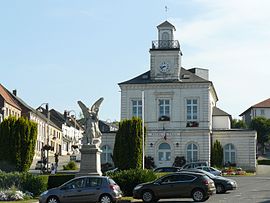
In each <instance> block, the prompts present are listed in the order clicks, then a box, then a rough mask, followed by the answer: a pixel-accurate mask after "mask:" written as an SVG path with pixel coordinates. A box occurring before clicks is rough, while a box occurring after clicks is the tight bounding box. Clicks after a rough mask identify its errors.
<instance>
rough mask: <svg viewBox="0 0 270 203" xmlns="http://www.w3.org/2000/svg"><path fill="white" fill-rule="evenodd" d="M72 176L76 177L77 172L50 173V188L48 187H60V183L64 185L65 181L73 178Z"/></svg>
mask: <svg viewBox="0 0 270 203" xmlns="http://www.w3.org/2000/svg"><path fill="white" fill-rule="evenodd" d="M72 178H75V174H56V175H50V176H49V179H48V188H47V189H51V188H54V187H59V186H60V185H63V184H64V183H65V182H67V181H69V180H71V179H72Z"/></svg>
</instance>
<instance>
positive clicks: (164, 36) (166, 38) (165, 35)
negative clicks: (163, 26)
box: [161, 32, 169, 40]
mask: <svg viewBox="0 0 270 203" xmlns="http://www.w3.org/2000/svg"><path fill="white" fill-rule="evenodd" d="M161 39H162V40H169V33H168V32H163V33H162V37H161Z"/></svg>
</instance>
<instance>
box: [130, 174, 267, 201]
mask: <svg viewBox="0 0 270 203" xmlns="http://www.w3.org/2000/svg"><path fill="white" fill-rule="evenodd" d="M232 179H234V180H236V181H237V183H238V189H237V190H234V191H230V192H227V193H225V194H215V195H214V196H212V197H210V198H209V200H208V201H207V203H270V177H263V176H245V177H232ZM135 202H142V201H137V200H136V201H135ZM159 202H166V203H178V202H179V203H183V202H193V200H192V199H191V198H188V199H173V200H168V199H166V200H160V201H159Z"/></svg>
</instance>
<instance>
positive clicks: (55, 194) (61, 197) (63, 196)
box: [39, 176, 122, 203]
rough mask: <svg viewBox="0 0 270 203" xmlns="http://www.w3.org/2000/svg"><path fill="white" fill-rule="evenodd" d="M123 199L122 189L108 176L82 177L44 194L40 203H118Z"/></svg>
mask: <svg viewBox="0 0 270 203" xmlns="http://www.w3.org/2000/svg"><path fill="white" fill-rule="evenodd" d="M121 197H122V192H121V190H120V187H119V186H118V185H117V184H116V183H115V182H114V181H113V180H112V179H111V178H109V177H107V176H82V177H77V178H74V179H72V180H70V181H68V182H66V183H64V184H63V185H61V186H59V187H57V188H52V189H49V190H47V191H45V192H43V193H42V194H41V195H40V197H39V203H72V202H74V203H75V202H76V203H80V202H100V203H111V202H116V201H117V200H119V199H120V198H121Z"/></svg>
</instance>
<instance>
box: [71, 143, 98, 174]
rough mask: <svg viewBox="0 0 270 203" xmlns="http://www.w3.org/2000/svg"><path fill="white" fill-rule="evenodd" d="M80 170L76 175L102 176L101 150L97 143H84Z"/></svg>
mask: <svg viewBox="0 0 270 203" xmlns="http://www.w3.org/2000/svg"><path fill="white" fill-rule="evenodd" d="M80 151H81V165H80V171H79V172H78V173H77V174H76V176H85V175H96V176H101V175H102V172H101V167H100V154H101V150H100V148H99V147H97V146H96V145H82V148H81V149H80Z"/></svg>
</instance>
